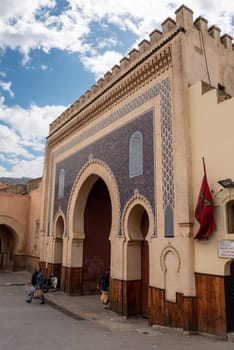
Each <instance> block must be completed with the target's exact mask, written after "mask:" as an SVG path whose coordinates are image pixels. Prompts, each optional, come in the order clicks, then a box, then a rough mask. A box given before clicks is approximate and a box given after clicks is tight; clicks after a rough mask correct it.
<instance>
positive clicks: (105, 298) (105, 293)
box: [100, 267, 110, 308]
mask: <svg viewBox="0 0 234 350" xmlns="http://www.w3.org/2000/svg"><path fill="white" fill-rule="evenodd" d="M100 285H101V297H100V300H101V302H102V303H103V304H104V308H108V304H109V290H110V268H109V267H108V268H107V269H106V270H105V272H104V273H103V275H102V277H101V278H100Z"/></svg>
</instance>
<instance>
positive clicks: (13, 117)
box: [0, 100, 66, 177]
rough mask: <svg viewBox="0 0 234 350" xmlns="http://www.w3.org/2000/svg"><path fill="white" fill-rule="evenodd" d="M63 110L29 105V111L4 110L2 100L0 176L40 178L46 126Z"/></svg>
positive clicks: (5, 108)
mask: <svg viewBox="0 0 234 350" xmlns="http://www.w3.org/2000/svg"><path fill="white" fill-rule="evenodd" d="M65 109H66V107H65V106H44V107H39V106H37V105H31V106H30V108H29V109H24V108H22V107H20V106H13V107H7V106H5V105H4V103H3V100H2V102H1V103H0V123H1V121H2V122H4V125H3V124H0V150H1V157H0V162H1V161H2V162H3V161H4V163H5V164H6V166H5V168H4V167H3V166H1V167H0V176H13V177H20V176H30V177H39V176H41V175H42V174H41V172H42V169H43V159H44V148H45V138H46V136H47V135H48V127H49V124H50V123H51V122H52V121H53V120H54V119H55V118H56V117H57V116H58V115H60V114H61V113H62V112H63V111H64V110H65ZM38 154H39V156H38ZM36 155H37V156H36ZM19 159H20V160H19ZM12 165H13V166H12ZM9 168H10V169H11V170H9Z"/></svg>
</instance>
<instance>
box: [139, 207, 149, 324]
mask: <svg viewBox="0 0 234 350" xmlns="http://www.w3.org/2000/svg"><path fill="white" fill-rule="evenodd" d="M148 229H149V218H148V214H147V212H146V211H145V210H144V212H143V214H142V219H141V233H142V236H143V238H144V240H143V241H142V248H141V279H142V316H143V317H145V318H148V299H149V298H148V289H149V245H148V241H147V240H146V239H145V237H146V235H147V233H148Z"/></svg>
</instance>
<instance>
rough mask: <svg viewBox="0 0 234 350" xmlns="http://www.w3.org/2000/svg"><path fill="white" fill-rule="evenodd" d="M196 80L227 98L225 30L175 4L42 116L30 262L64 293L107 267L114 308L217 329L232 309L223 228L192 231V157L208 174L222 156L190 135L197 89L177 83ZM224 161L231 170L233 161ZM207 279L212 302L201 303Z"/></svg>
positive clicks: (90, 285)
mask: <svg viewBox="0 0 234 350" xmlns="http://www.w3.org/2000/svg"><path fill="white" fill-rule="evenodd" d="M199 81H204V82H206V84H202V87H203V92H204V88H205V87H207V86H210V85H212V86H214V87H215V88H218V90H222V91H221V95H222V98H223V99H226V98H227V97H230V96H233V94H234V54H233V46H232V38H231V37H230V36H228V35H226V34H225V35H223V36H222V37H220V29H219V28H217V27H216V26H212V27H211V28H209V29H208V28H207V21H206V20H205V19H204V18H201V17H199V18H198V19H197V20H196V21H195V22H193V13H192V11H191V10H190V9H188V8H187V7H185V6H182V7H180V8H179V9H178V10H177V11H176V21H174V20H172V19H170V18H168V19H167V20H166V21H165V22H164V23H162V32H160V31H158V30H156V31H154V32H153V33H151V34H150V37H149V41H148V40H143V41H142V42H141V43H140V44H139V48H138V50H136V49H133V50H132V51H131V52H130V53H129V56H128V57H124V58H123V59H122V60H121V61H120V64H119V65H116V66H114V67H113V68H112V70H111V72H107V73H106V74H105V76H104V78H103V79H100V80H99V81H98V82H97V84H95V85H94V86H92V87H91V89H90V90H88V91H87V92H86V93H85V94H84V95H83V96H81V98H80V99H79V100H77V101H76V102H75V103H74V104H73V105H71V106H70V107H69V108H68V109H67V110H66V111H65V112H64V113H63V114H62V115H60V116H59V117H58V118H57V119H56V120H55V121H54V122H53V123H52V124H51V125H50V132H49V135H48V138H47V146H46V162H45V173H44V177H43V186H44V187H43V195H42V203H43V205H42V215H41V220H40V222H41V231H40V232H41V244H40V262H41V266H42V267H43V269H44V271H46V272H48V273H49V272H51V271H53V272H54V273H56V274H57V275H58V276H59V277H60V288H61V290H62V291H64V292H67V293H70V294H93V293H96V292H97V289H96V288H97V282H98V280H99V278H100V275H101V274H102V272H103V271H104V269H105V268H106V267H107V266H110V269H111V291H110V300H111V308H112V309H113V310H114V311H116V312H118V313H120V314H123V315H126V316H131V315H139V314H140V315H143V316H145V317H148V319H149V323H150V324H151V325H152V324H160V325H165V326H172V327H179V328H182V329H183V330H185V331H196V330H199V331H203V332H208V333H213V334H218V335H222V336H225V335H226V334H227V332H229V331H234V322H233V317H234V316H233V315H231V316H230V320H229V321H228V322H227V314H226V306H225V300H226V299H225V286H224V281H225V275H230V273H231V272H230V269H229V270H228V268H227V265H226V264H227V263H228V264H229V265H230V262H231V261H232V260H231V259H219V258H218V257H217V249H216V243H217V240H218V238H219V239H223V237H224V236H223V235H224V233H223V232H222V228H220V227H219V225H218V228H217V230H216V231H215V233H214V234H213V235H214V237H215V238H213V236H212V238H211V239H210V240H208V241H207V242H205V243H204V242H195V241H194V239H193V237H194V233H195V230H196V229H197V223H196V222H194V207H195V204H196V200H197V195H198V192H199V186H200V181H201V178H202V165H201V158H202V156H205V158H206V160H207V168H208V173H209V174H210V172H211V171H212V172H213V174H215V173H216V174H217V173H218V171H219V170H217V168H218V167H219V166H220V164H221V167H222V166H224V167H225V166H226V165H225V164H226V163H227V160H225V159H220V162H221V163H219V165H217V164H216V163H215V162H213V159H214V151H213V153H212V151H211V150H208V149H207V145H206V143H205V142H202V141H201V138H202V135H201V133H200V130H202V128H200V126H201V125H202V124H199V123H198V122H197V121H196V113H194V112H193V111H194V110H196V108H197V103H200V102H199V97H197V100H196V103H194V95H193V94H192V92H193V93H194V90H191V88H189V87H190V86H191V85H193V84H194V83H196V82H199ZM193 89H194V88H193ZM196 89H198V87H197V88H196ZM198 90H199V89H198ZM198 90H196V91H198ZM191 91H192V92H191ZM214 91H215V92H216V90H214ZM198 95H199V94H198ZM199 96H200V98H202V92H201V91H200V95H199ZM219 96H220V95H219ZM223 103H225V102H223ZM231 103H232V105H233V100H231ZM208 104H209V103H208ZM216 105H217V104H216ZM204 108H206V107H204ZM204 111H205V110H203V112H204ZM199 115H200V114H199ZM194 121H195V122H194ZM231 123H232V125H233V121H232V122H231ZM204 125H205V124H204ZM208 125H209V122H207V123H206V126H208ZM214 128H216V126H214ZM210 130H212V126H210ZM199 133H200V134H199ZM203 136H204V135H203ZM224 137H225V136H224ZM216 141H217V140H216ZM216 141H215V142H216ZM199 144H200V145H201V144H202V145H203V146H204V149H202V148H201V147H200V148H197V145H199ZM226 146H227V147H228V145H226ZM226 146H221V148H222V147H226ZM232 147H233V143H232ZM232 149H233V148H232ZM198 150H199V152H198ZM232 157H233V155H232ZM221 158H222V157H221ZM223 164H224V165H223ZM226 170H228V171H232V175H233V170H234V167H233V165H232V166H230V168H228V169H226ZM229 174H230V173H229ZM219 175H220V176H224V175H225V174H224V173H222V172H221V173H218V176H219ZM211 180H212V181H211V184H212V185H213V188H214V187H216V186H218V185H217V179H216V177H215V176H214V175H213V178H212V179H211ZM214 190H216V189H215V188H214ZM217 190H218V189H217ZM230 191H232V189H231V190H230ZM228 195H230V196H231V197H230V198H232V200H233V201H234V193H231V192H230V193H228ZM225 203H227V200H226V199H223V206H225V205H226V204H225ZM232 208H233V207H232ZM220 215H224V216H225V214H224V212H223V214H220ZM219 219H220V220H222V218H221V216H219ZM231 237H232V236H231ZM229 239H230V236H229ZM232 239H233V237H232ZM209 242H211V243H210V245H209ZM212 242H213V243H212ZM199 245H200V246H201V247H200V246H199ZM204 245H207V249H205V248H204ZM214 250H215V251H214ZM207 254H210V257H211V259H212V261H213V263H214V265H213V266H215V268H213V269H210V268H209V267H207V266H208V265H209V263H208V265H207V263H206V258H207ZM225 266H226V267H225ZM233 270H234V268H233ZM210 281H215V283H214V284H212V285H213V290H212V293H214V295H215V296H216V297H217V296H219V297H222V301H220V303H218V302H214V303H213V304H212V303H211V302H209V301H208V302H206V300H207V298H208V296H207V295H206V293H207V290H208V286H209V284H210ZM212 283H213V282H212ZM218 290H219V292H218ZM204 291H205V292H204ZM204 293H205V294H204ZM218 293H219V294H218ZM211 304H212V305H213V309H212V308H211ZM220 305H221V306H220ZM209 307H210V309H209ZM203 314H205V315H206V316H204V317H207V320H206V321H204V318H202V315H203ZM214 314H217V317H216V318H215V319H214ZM228 317H229V316H228Z"/></svg>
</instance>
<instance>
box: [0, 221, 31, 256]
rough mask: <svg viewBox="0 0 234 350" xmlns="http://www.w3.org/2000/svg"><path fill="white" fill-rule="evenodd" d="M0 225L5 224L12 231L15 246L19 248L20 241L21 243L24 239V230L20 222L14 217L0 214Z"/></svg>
mask: <svg viewBox="0 0 234 350" xmlns="http://www.w3.org/2000/svg"><path fill="white" fill-rule="evenodd" d="M0 225H5V226H7V227H8V228H9V230H10V231H11V232H12V234H13V236H14V239H15V243H16V245H15V247H16V250H17V248H18V249H20V243H23V240H24V235H25V233H24V230H23V228H22V226H21V224H20V223H19V222H18V221H17V220H16V219H14V218H12V217H10V216H5V215H1V216H0Z"/></svg>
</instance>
